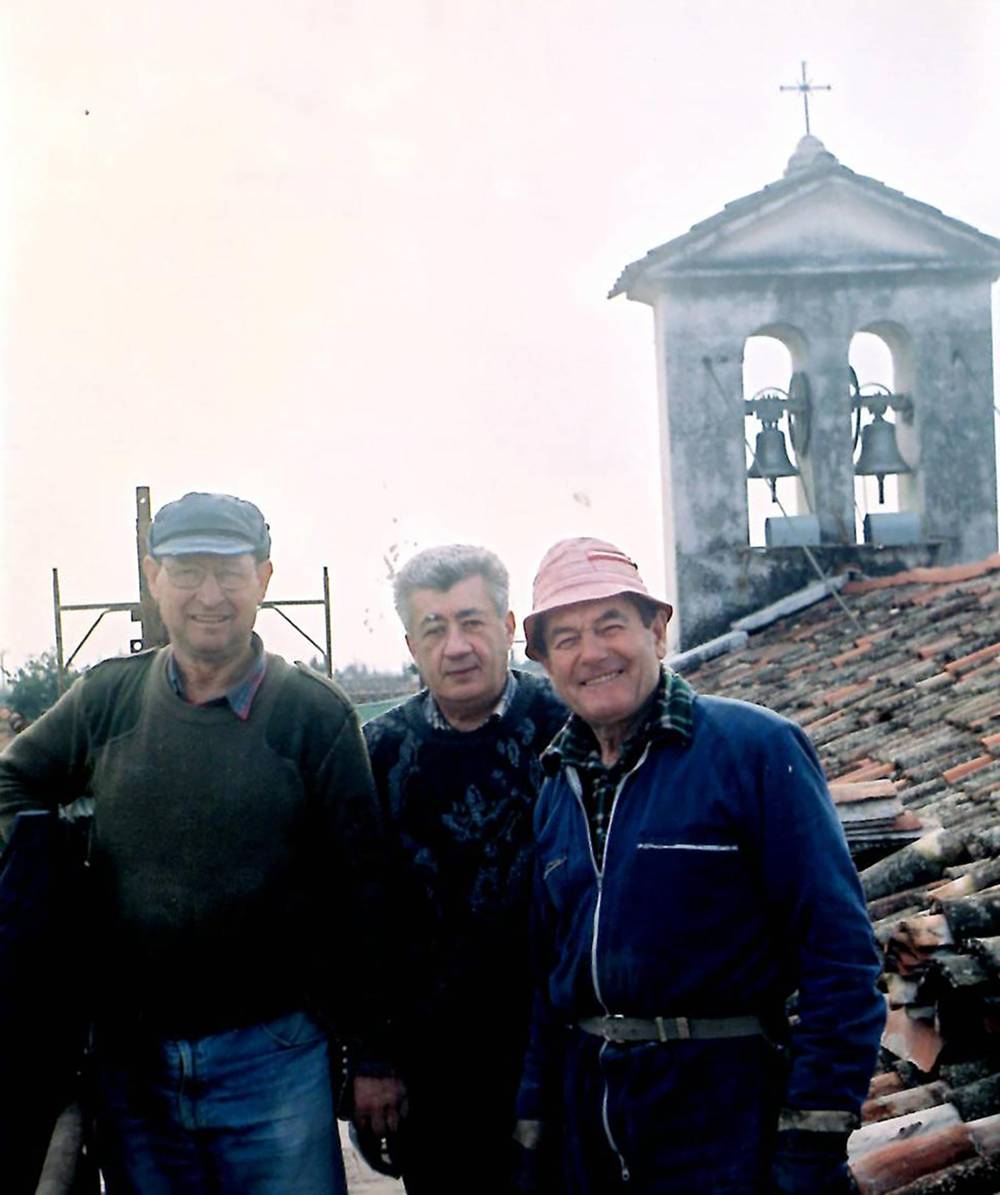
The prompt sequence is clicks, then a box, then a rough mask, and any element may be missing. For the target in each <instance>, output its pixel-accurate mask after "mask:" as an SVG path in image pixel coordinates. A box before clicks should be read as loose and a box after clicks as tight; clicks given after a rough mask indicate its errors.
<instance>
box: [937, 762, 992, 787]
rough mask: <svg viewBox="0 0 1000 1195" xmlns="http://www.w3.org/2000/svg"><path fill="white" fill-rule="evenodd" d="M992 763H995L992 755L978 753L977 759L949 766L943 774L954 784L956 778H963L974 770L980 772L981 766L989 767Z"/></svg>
mask: <svg viewBox="0 0 1000 1195" xmlns="http://www.w3.org/2000/svg"><path fill="white" fill-rule="evenodd" d="M991 763H993V756H992V755H978V756H976V758H975V759H970V760H967V761H966V762H965V763H960V764H957V765H956V766H955V767H953V768H947V769H946V770H945V771H943V772H942V773H941V775H942V776H943V777H944V779H945V780H947V781H948V783H949V784H954V783H955V781H956V780H961V779H963V777H965V776H968V775H970V774H971V773H972V772H978V771H979V770H980V769H981V768H986V767H989V765H990V764H991Z"/></svg>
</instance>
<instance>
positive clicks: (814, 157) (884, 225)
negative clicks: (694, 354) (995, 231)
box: [608, 136, 1000, 300]
mask: <svg viewBox="0 0 1000 1195" xmlns="http://www.w3.org/2000/svg"><path fill="white" fill-rule="evenodd" d="M869 224H871V225H873V227H872V228H871V230H870V232H868V233H867V234H866V225H869ZM889 229H892V230H893V231H894V232H895V233H896V234H897V236H896V238H894V237H893V236H888V235H886V233H887V230H889ZM900 234H901V241H900V243H899V244H896V245H895V246H893V244H892V242H893V240H894V239H898V237H899V236H900ZM761 241H762V242H763V243H757V242H761ZM751 242H754V243H753V244H752V245H751ZM754 268H757V269H759V270H760V271H762V272H767V273H769V274H774V273H786V272H802V271H804V270H813V271H816V270H821V271H822V272H824V273H827V272H832V271H839V272H847V271H852V270H860V269H871V268H881V269H886V268H896V269H901V268H908V269H913V268H923V269H967V270H979V271H986V272H991V273H994V274H995V273H997V272H1000V240H998V239H996V238H995V237H991V236H988V235H987V234H985V233H982V232H980V231H979V230H978V229H976V228H974V227H973V226H972V225H971V224H966V223H964V222H963V221H961V220H956V219H954V218H953V217H951V216H946V215H945V214H944V213H943V212H942V211H940V209H939V208H936V207H932V206H931V205H930V204H927V203H922V202H920V201H919V200H916V199H911V198H910V197H909V196H907V195H904V194H903V192H902V191H898V190H895V189H893V188H892V187H888V186H886V185H885V183H882V182H879V181H878V179H874V178H868V177H867V176H865V175H862V174H856V173H855V172H854V171H853V170H850V169H848V167H846V166H843V165H841V163H840V162H838V160H837V159H836V158H835V157H834V156H833V154H831V153H830V152H829V151H828V150H827V149H825V147H824V146H823V143H822V142H821V141H819V139H818V138H816V137H812V136H806V137H803V138H802V140H801V141H800V142H799V145H798V147H797V149H796V151H795V153H794V154H793V155H792V157H791V159H790V161H789V164H788V169H787V170H786V171H785V176H784V177H783V178H781V179H779V180H778V181H776V182H773V183H769V184H768V185H767V186H765V187H764V188H763V189H762V190H760V191H755V192H754V193H753V194H751V195H746V196H744V197H742V198H741V199H736V200H734V201H733V202H731V203H727V204H726V206H725V207H724V208H723V209H722V211H720V212H717V213H716V214H715V215H714V216H710V217H709V218H708V219H706V220H702V221H700V222H699V223H697V224H695V225H694V226H693V227H692V228H691V229H690V231H689V232H686V233H684V234H683V235H682V236H679V237H675V238H674V239H673V240H670V241H667V242H666V243H665V244H663V245H660V246H658V247H657V248H655V249H651V250H650V251H649V252H648V253H647V254H646V255H645V256H644V257H642V258H640V259H639V260H638V261H634V262H632V263H631V264H629V265H627V266H626V267H625V269H624V270H623V271H622V273H621V274H620V275H619V277H618V279H617V281H616V282H615V284H614V286H613V287H612V288H611V291H610V292H609V295H608V297H609V298H614V296H615V295H619V294H627V295H628V296H629V297H630V298H637V299H641V300H647V299H648V297H649V284H650V282H653V281H656V280H657V279H659V278H661V277H663V276H671V277H676V276H682V275H683V276H695V275H703V274H705V273H711V274H714V275H718V274H720V273H727V272H739V273H747V272H752V271H753V270H754Z"/></svg>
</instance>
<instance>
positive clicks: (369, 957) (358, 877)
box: [315, 710, 397, 1055]
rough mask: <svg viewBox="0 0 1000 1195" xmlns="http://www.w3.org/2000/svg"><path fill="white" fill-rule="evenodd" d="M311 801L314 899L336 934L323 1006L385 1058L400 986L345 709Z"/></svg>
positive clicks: (386, 874) (379, 832) (328, 946)
mask: <svg viewBox="0 0 1000 1195" xmlns="http://www.w3.org/2000/svg"><path fill="white" fill-rule="evenodd" d="M315 797H316V801H317V808H318V815H319V818H320V821H321V823H322V824H321V826H320V839H321V840H322V842H323V843H324V844H326V845H325V848H324V852H323V857H321V858H320V859H319V860H318V866H317V880H318V884H319V888H320V895H319V899H320V901H321V904H326V905H327V908H326V909H323V910H322V913H323V914H324V921H325V923H326V924H327V925H330V926H332V927H334V932H335V934H336V941H335V942H332V943H331V942H330V941H327V942H326V943H325V944H324V947H325V948H324V949H323V951H322V953H321V958H320V966H319V974H320V977H321V979H320V982H321V988H322V990H321V992H320V993H319V998H320V1004H321V1009H322V1011H323V1012H324V1013H325V1014H326V1015H327V1017H328V1019H329V1021H330V1022H331V1023H332V1025H333V1026H334V1027H335V1028H336V1030H337V1032H338V1034H339V1035H340V1036H341V1037H343V1038H344V1039H346V1040H350V1041H353V1042H358V1041H359V1040H360V1041H365V1042H368V1043H370V1048H372V1049H374V1050H376V1052H378V1053H379V1054H386V1055H389V1054H391V1048H390V1046H389V1045H388V1037H389V1032H390V1028H389V1027H390V1023H391V1021H392V1019H393V1017H392V1013H393V1008H394V1003H395V999H396V997H395V992H396V987H397V985H396V983H395V982H394V978H395V977H394V975H393V967H392V960H393V959H394V958H396V957H397V950H396V947H395V940H394V935H393V931H392V921H391V916H390V913H391V907H392V902H391V896H390V884H391V881H392V876H391V872H390V868H389V866H388V855H387V843H386V834H385V827H384V821H383V818H382V814H381V811H380V809H379V805H378V801H377V798H376V794H375V787H374V783H373V781H372V772H371V767H370V765H369V762H368V755H367V752H366V750H365V744H364V740H363V738H362V736H361V730H360V727H359V725H358V720H357V717H356V715H355V714H354V712H353V710H348V711H346V712H345V716H344V719H343V723H342V725H341V726H340V729H339V731H338V732H337V733H336V736H335V737H334V739H333V741H332V743H331V744H330V747H329V750H328V751H327V752H326V755H325V757H324V758H323V761H322V763H321V765H320V767H319V770H318V773H317V776H316V778H315ZM328 850H332V852H333V857H332V858H330V857H327V851H328Z"/></svg>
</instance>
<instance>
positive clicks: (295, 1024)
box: [258, 1012, 326, 1050]
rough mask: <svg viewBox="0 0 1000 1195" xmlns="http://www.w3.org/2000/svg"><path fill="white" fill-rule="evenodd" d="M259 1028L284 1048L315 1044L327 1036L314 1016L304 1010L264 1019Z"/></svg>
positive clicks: (289, 1048)
mask: <svg viewBox="0 0 1000 1195" xmlns="http://www.w3.org/2000/svg"><path fill="white" fill-rule="evenodd" d="M258 1028H259V1029H260V1030H261V1032H262V1033H263V1034H264V1035H265V1036H266V1037H269V1038H270V1039H271V1041H272V1042H274V1044H275V1045H276V1046H280V1047H281V1048H282V1049H283V1050H291V1049H293V1048H295V1047H296V1046H311V1045H315V1043H316V1042H318V1041H322V1039H323V1038H324V1037H325V1036H326V1034H325V1033H324V1032H323V1030H322V1029H321V1028H320V1026H319V1025H317V1024H316V1022H315V1021H314V1020H313V1019H312V1017H311V1016H309V1014H308V1013H304V1012H290V1013H288V1015H287V1016H283V1017H275V1019H274V1020H273V1021H263V1022H261V1024H260V1025H258Z"/></svg>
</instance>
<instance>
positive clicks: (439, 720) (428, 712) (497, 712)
mask: <svg viewBox="0 0 1000 1195" xmlns="http://www.w3.org/2000/svg"><path fill="white" fill-rule="evenodd" d="M516 692H517V677H515V675H514V674H513V672H510V671H508V673H507V683H506V685H504V689H503V692H502V693H501V694H500V700H499V701H498V702H497V703H496V705H495V706H494V707H493V709H492V711H491V712H490V715H489V717H488V718H487V719H486V721H487V722H493V721H494V720H497V721H499V719H500V718H502V717H503V716H504V714H505V713H506V712H507V710H508V708H509V707H510V703H511V702H512V701H513V700H514V694H515V693H516ZM424 717H425V718H426V719H427V721H428V722H429V723H430V724H431V726H432V727H433V728H434V729H435V730H455V728H454V727H453V726H452V724H451V723H450V722H449V721H448V719H447V718H446V717H445V716H444V714H442V713H441V708H440V706H439V705H438V703H437V702H436V701H435V700H434V694H433V693H432V692H431V691H430V689H428V690H427V696H426V697H425V698H424ZM484 725H485V723H484ZM455 733H456V734H460V733H462V732H461V731H457V730H456V731H455Z"/></svg>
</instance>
